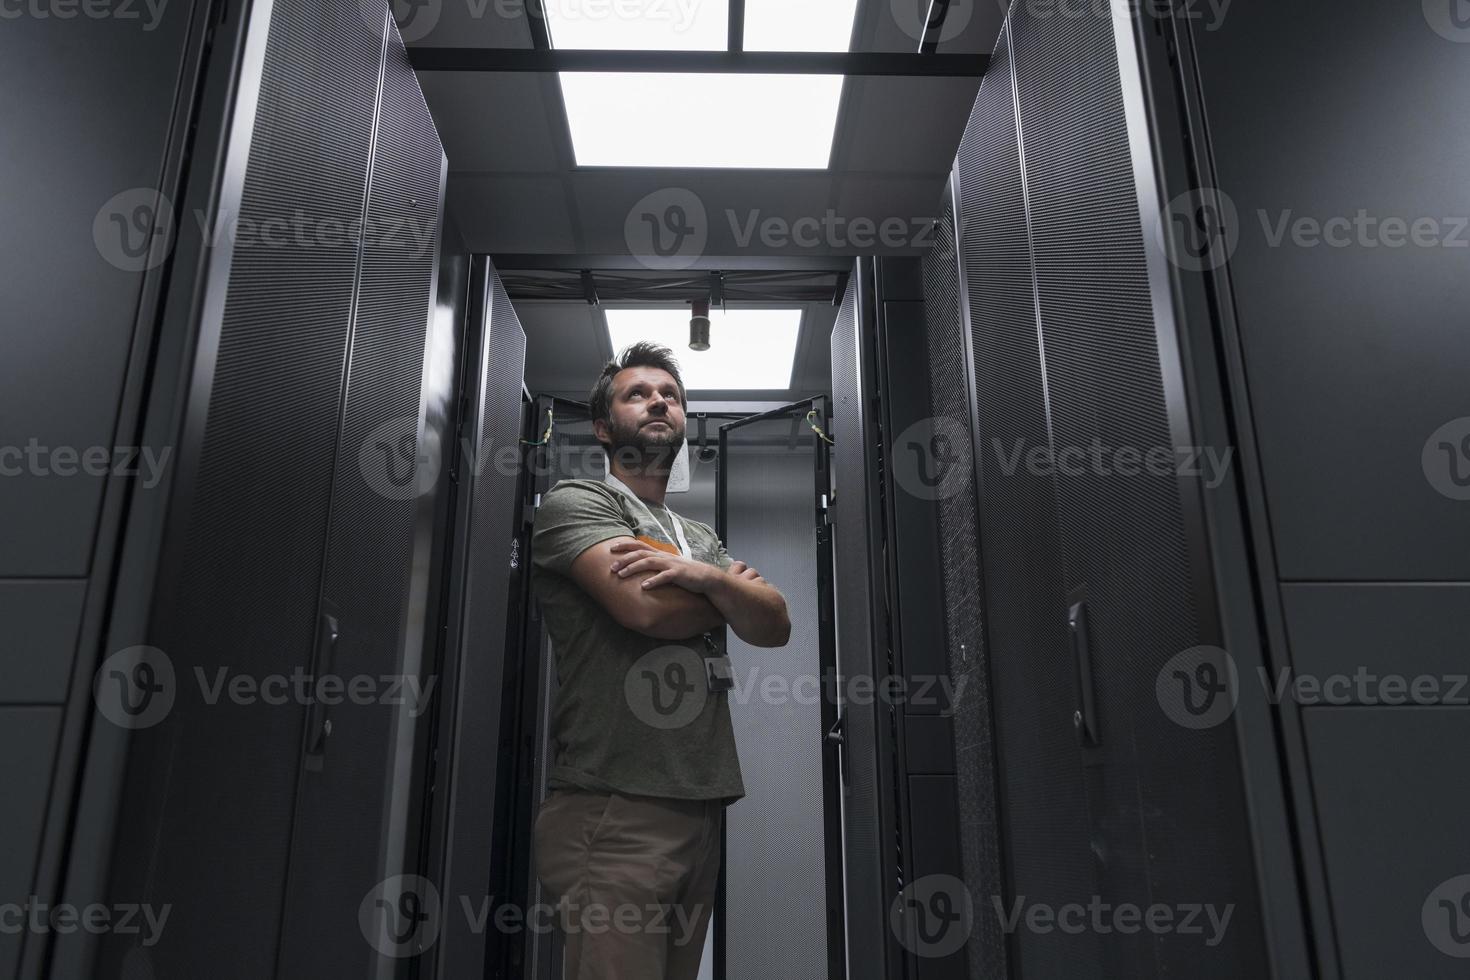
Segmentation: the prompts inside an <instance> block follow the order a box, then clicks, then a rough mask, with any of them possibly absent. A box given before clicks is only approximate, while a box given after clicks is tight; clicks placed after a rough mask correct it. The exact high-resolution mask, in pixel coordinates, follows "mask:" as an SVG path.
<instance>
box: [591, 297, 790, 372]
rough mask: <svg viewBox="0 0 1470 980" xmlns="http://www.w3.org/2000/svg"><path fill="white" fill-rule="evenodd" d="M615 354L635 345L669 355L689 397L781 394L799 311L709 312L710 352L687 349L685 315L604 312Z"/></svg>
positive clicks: (666, 311) (661, 311)
mask: <svg viewBox="0 0 1470 980" xmlns="http://www.w3.org/2000/svg"><path fill="white" fill-rule="evenodd" d="M604 312H605V313H606V315H607V332H608V338H609V339H610V340H611V341H612V349H613V352H614V354H616V353H617V352H619V351H621V350H622V349H623V348H624V347H627V346H628V345H629V344H631V343H634V342H635V341H639V340H649V341H653V342H654V343H658V344H663V345H664V346H665V347H668V348H669V349H670V350H672V351H673V352H674V358H675V359H676V360H677V361H678V362H679V373H680V374H681V375H682V376H683V380H684V387H685V389H686V390H689V391H696V390H697V391H743V390H762V391H774V390H782V391H784V390H786V389H789V388H790V387H791V380H792V373H793V370H794V368H795V366H796V340H797V335H798V334H799V333H800V330H801V310H730V311H721V310H719V309H715V310H711V311H710V348H709V350H707V351H696V350H690V349H689V316H690V311H689V309H688V308H687V307H684V308H673V309H669V308H663V309H654V310H630V309H616V308H608V309H605V310H604Z"/></svg>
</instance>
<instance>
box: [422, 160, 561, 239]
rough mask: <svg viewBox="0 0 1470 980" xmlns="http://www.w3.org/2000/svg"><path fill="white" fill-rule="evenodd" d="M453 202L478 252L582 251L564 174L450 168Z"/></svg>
mask: <svg viewBox="0 0 1470 980" xmlns="http://www.w3.org/2000/svg"><path fill="white" fill-rule="evenodd" d="M448 202H449V209H450V211H451V212H452V213H453V214H454V217H455V221H456V223H457V224H458V225H459V229H460V232H461V234H463V236H464V243H465V246H466V247H467V248H469V250H470V251H472V252H511V251H520V250H524V251H527V252H541V253H547V254H552V255H566V254H571V253H574V252H579V251H582V249H580V248H579V247H578V245H577V239H576V235H575V233H574V226H573V223H572V215H571V213H570V212H569V211H568V210H567V198H566V192H565V190H564V189H563V186H562V179H561V178H560V177H557V176H549V177H517V176H508V175H500V174H476V173H450V175H449V191H448Z"/></svg>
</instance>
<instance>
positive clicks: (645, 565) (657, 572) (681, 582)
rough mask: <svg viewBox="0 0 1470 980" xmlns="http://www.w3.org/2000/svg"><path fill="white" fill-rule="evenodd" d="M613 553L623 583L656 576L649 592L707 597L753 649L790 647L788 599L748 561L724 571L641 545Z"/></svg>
mask: <svg viewBox="0 0 1470 980" xmlns="http://www.w3.org/2000/svg"><path fill="white" fill-rule="evenodd" d="M609 551H610V552H612V553H613V554H615V555H617V560H616V561H614V562H613V563H612V571H613V574H614V575H616V576H618V577H619V578H624V577H626V576H629V575H637V574H648V573H650V572H652V573H653V574H651V575H649V576H648V578H647V579H645V580H644V582H643V588H644V589H656V588H658V587H660V586H664V585H677V586H680V587H681V588H683V589H685V590H686V591H688V592H693V593H695V594H696V595H702V596H704V597H705V598H706V599H708V600H709V601H710V602H711V603H713V604H714V607H715V608H716V609H717V610H719V613H720V615H722V616H723V617H724V618H725V621H726V622H727V623H729V624H730V628H731V629H732V630H734V631H735V635H736V636H738V637H740V638H741V639H742V640H744V641H745V642H747V643H749V644H751V645H752V646H758V647H780V646H785V645H786V641H787V640H788V639H790V637H791V620H790V618H789V616H788V615H787V612H786V599H785V597H784V596H782V595H781V593H780V592H779V591H777V590H776V588H775V587H774V586H772V585H771V584H770V583H769V582H767V581H766V580H765V579H764V578H761V574H760V572H757V571H756V570H755V569H753V568H751V567H750V566H749V565H747V564H746V563H745V562H743V561H737V562H735V563H734V564H732V565H731V566H730V567H729V569H728V570H723V569H721V568H720V567H719V566H717V565H707V564H705V563H704V562H701V561H694V560H692V559H689V558H685V557H684V556H682V555H671V554H669V553H668V552H665V551H659V550H657V549H656V548H652V547H650V546H649V545H647V544H646V543H644V542H642V541H636V540H619V541H617V542H615V543H613V544H612V545H611V546H610V548H609Z"/></svg>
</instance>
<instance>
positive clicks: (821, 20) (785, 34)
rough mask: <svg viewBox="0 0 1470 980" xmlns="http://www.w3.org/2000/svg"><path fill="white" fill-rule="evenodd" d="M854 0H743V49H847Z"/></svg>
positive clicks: (850, 33)
mask: <svg viewBox="0 0 1470 980" xmlns="http://www.w3.org/2000/svg"><path fill="white" fill-rule="evenodd" d="M856 12H857V0H746V2H745V50H747V51H847V50H848V49H849V48H850V47H851V45H852V21H853V17H854V16H855V15H856Z"/></svg>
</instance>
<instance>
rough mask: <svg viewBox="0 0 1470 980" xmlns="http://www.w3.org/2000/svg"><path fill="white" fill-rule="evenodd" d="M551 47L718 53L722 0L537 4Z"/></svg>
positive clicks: (724, 41)
mask: <svg viewBox="0 0 1470 980" xmlns="http://www.w3.org/2000/svg"><path fill="white" fill-rule="evenodd" d="M542 2H543V4H544V5H545V8H546V24H547V27H548V28H549V29H550V31H551V44H552V46H553V47H556V48H575V49H593V50H618V51H724V50H727V49H728V47H729V36H730V5H729V3H728V2H727V0H542Z"/></svg>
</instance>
